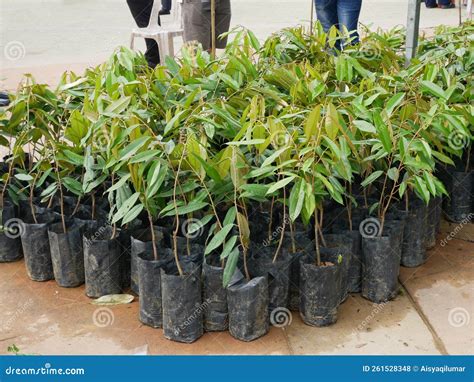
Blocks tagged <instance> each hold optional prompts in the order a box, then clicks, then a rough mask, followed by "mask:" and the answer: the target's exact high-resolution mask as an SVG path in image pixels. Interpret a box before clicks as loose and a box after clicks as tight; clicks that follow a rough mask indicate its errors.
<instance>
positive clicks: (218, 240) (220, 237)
mask: <svg viewBox="0 0 474 382" xmlns="http://www.w3.org/2000/svg"><path fill="white" fill-rule="evenodd" d="M233 227H234V225H233V224H228V225H226V226H224V227H223V228H222V229H221V230H220V231H219V232H217V234H216V235H215V236H214V237H213V238H212V240H211V241H210V242H209V244H208V245H207V247H206V251H205V252H204V254H205V255H208V254H209V253H211V252H212V251H214V250H215V249H216V248H218V247H219V246H220V245H222V243H223V242H224V241H225V238H226V237H227V235H228V234H229V232H230V231H231V229H232V228H233Z"/></svg>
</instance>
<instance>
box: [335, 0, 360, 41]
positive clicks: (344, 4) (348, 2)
mask: <svg viewBox="0 0 474 382" xmlns="http://www.w3.org/2000/svg"><path fill="white" fill-rule="evenodd" d="M361 7H362V0H337V18H338V22H339V29H340V30H342V26H343V25H344V26H345V27H346V28H347V30H348V31H349V32H350V37H351V38H353V40H352V42H351V43H352V44H356V43H358V42H359V33H358V32H357V27H358V25H359V15H360V8H361Z"/></svg>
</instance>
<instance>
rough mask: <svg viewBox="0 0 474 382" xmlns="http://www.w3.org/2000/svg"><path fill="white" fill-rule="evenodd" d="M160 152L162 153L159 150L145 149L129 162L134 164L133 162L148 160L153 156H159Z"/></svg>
mask: <svg viewBox="0 0 474 382" xmlns="http://www.w3.org/2000/svg"><path fill="white" fill-rule="evenodd" d="M159 153H160V151H159V150H147V151H143V152H141V153H139V154H137V155H135V156H134V157H133V158H132V159H131V160H130V161H129V162H128V163H130V164H133V163H140V162H146V161H148V160H149V159H151V158H155V157H158V155H159Z"/></svg>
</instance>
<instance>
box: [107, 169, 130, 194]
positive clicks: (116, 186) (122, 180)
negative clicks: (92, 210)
mask: <svg viewBox="0 0 474 382" xmlns="http://www.w3.org/2000/svg"><path fill="white" fill-rule="evenodd" d="M131 176H132V175H131V174H130V173H128V174H127V175H124V176H123V177H121V178H120V180H119V181H118V182H117V183H115V184H114V185H113V186H112V187H110V188H109V189H108V190H107V191H106V193H110V192H113V191H115V190H118V189H119V188H120V187H122V186H123V185H124V184H125V183H126V182H127V180H129V179H130V177H131Z"/></svg>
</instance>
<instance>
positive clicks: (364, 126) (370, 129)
mask: <svg viewBox="0 0 474 382" xmlns="http://www.w3.org/2000/svg"><path fill="white" fill-rule="evenodd" d="M353 124H354V125H355V126H356V127H357V128H358V129H359V130H360V131H363V132H365V133H373V134H375V133H376V132H377V130H376V129H375V126H374V125H372V124H371V123H370V122H367V121H362V120H358V121H354V122H353Z"/></svg>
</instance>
